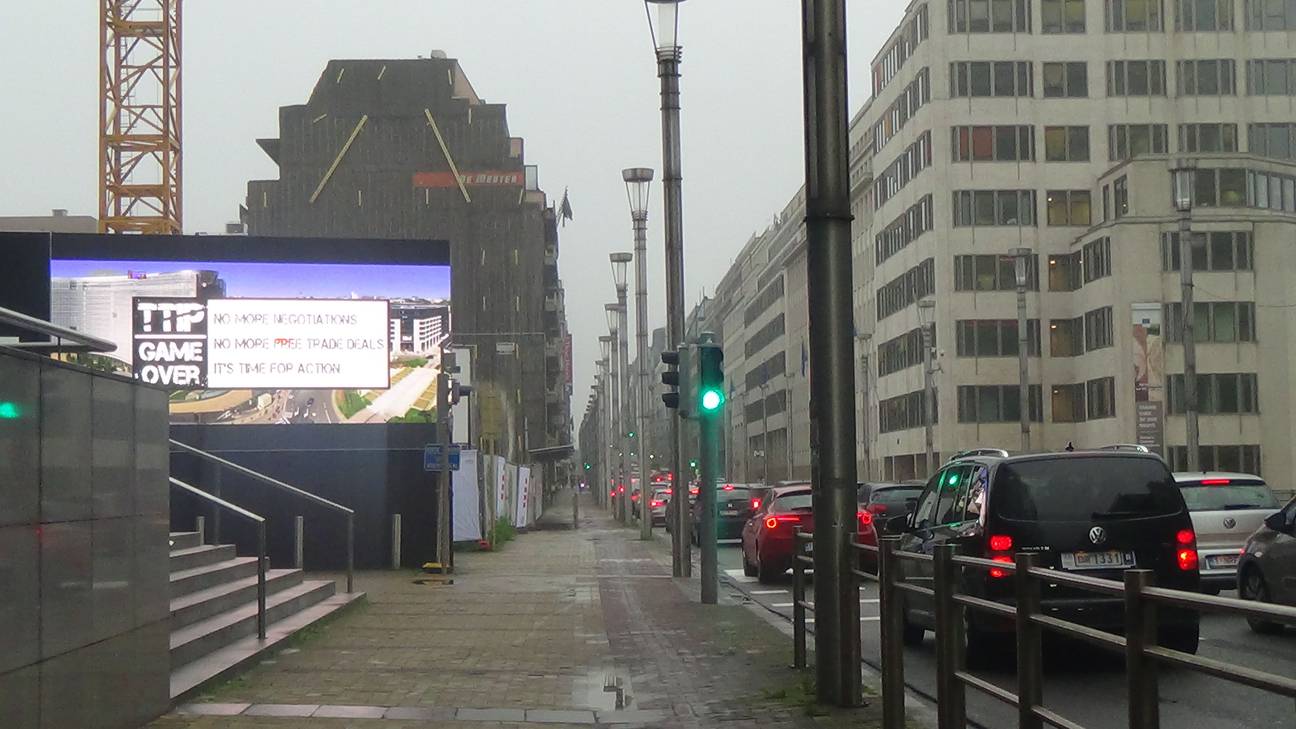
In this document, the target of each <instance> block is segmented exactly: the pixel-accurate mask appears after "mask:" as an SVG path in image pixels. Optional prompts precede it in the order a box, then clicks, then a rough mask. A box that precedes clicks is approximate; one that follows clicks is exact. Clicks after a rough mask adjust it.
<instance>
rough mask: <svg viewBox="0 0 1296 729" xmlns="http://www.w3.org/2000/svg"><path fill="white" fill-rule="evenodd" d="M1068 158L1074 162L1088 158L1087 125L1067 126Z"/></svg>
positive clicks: (1085, 160) (1084, 160)
mask: <svg viewBox="0 0 1296 729" xmlns="http://www.w3.org/2000/svg"><path fill="white" fill-rule="evenodd" d="M1067 129H1068V131H1067V145H1068V147H1069V158H1070V159H1071V160H1072V161H1076V162H1087V161H1088V160H1089V127H1067Z"/></svg>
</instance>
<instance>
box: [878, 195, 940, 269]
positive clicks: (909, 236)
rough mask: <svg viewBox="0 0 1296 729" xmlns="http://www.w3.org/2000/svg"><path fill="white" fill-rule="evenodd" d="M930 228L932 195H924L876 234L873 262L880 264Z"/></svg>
mask: <svg viewBox="0 0 1296 729" xmlns="http://www.w3.org/2000/svg"><path fill="white" fill-rule="evenodd" d="M931 229H932V197H931V195H924V196H923V199H922V200H919V201H918V203H917V204H916V205H914V206H912V207H910V208H909V209H908V210H906V211H904V212H903V213H901V215H900V217H898V218H896V219H895V220H893V221H891V224H890V225H888V226H887V227H886V228H884V229H883V230H882V232H881V233H878V234H877V237H876V239H875V240H874V243H873V246H874V251H873V253H874V259H875V263H877V264H881V263H882V262H883V261H885V260H886V259H888V258H890V257H891V256H894V255H895V254H896V253H898V252H900V251H901V250H902V249H904V247H905V246H907V245H909V244H910V243H912V242H914V241H915V240H917V239H918V237H919V236H921V235H922V234H923V233H927V232H929V231H930V230H931Z"/></svg>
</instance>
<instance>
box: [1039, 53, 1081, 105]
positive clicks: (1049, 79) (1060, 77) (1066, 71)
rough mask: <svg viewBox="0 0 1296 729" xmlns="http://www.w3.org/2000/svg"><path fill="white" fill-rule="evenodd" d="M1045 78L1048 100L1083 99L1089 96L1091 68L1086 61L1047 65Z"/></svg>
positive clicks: (1044, 73)
mask: <svg viewBox="0 0 1296 729" xmlns="http://www.w3.org/2000/svg"><path fill="white" fill-rule="evenodd" d="M1043 76H1044V98H1046V99H1058V98H1067V99H1083V98H1085V97H1087V96H1089V66H1088V64H1086V63H1085V62H1084V61H1059V62H1057V63H1045V64H1044V66H1043Z"/></svg>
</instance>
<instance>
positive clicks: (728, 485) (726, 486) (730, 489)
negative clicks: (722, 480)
mask: <svg viewBox="0 0 1296 729" xmlns="http://www.w3.org/2000/svg"><path fill="white" fill-rule="evenodd" d="M724 490H725V491H733V484H731V483H727V484H725V485H724Z"/></svg>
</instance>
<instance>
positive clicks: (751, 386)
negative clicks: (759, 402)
mask: <svg viewBox="0 0 1296 729" xmlns="http://www.w3.org/2000/svg"><path fill="white" fill-rule="evenodd" d="M786 368H787V353H786V352H779V353H778V354H775V355H774V356H773V357H770V358H769V359H767V360H765V361H764V362H761V363H760V364H759V365H757V366H755V367H753V368H751V369H750V370H747V376H746V385H747V389H748V390H755V389H756V388H758V387H760V386H761V385H763V384H765V383H767V382H769V381H770V380H772V379H774V378H775V377H781V376H782V375H783V373H784V372H785V371H786Z"/></svg>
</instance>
